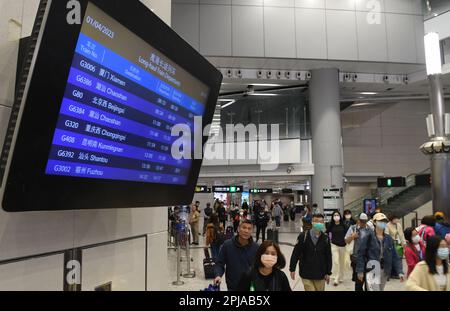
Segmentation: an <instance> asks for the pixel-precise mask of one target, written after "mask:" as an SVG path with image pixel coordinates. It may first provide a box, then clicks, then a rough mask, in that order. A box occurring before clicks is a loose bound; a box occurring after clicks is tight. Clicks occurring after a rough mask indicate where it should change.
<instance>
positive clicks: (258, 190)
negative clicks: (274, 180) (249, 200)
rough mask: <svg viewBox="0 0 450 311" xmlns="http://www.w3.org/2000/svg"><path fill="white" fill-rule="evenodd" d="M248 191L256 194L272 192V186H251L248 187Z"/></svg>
mask: <svg viewBox="0 0 450 311" xmlns="http://www.w3.org/2000/svg"><path fill="white" fill-rule="evenodd" d="M250 193H253V194H258V193H273V190H272V188H253V189H250Z"/></svg>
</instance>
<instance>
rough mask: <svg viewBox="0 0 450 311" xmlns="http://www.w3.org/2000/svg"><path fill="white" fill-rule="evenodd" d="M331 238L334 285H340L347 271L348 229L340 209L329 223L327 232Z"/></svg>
mask: <svg viewBox="0 0 450 311" xmlns="http://www.w3.org/2000/svg"><path fill="white" fill-rule="evenodd" d="M326 233H327V234H328V236H329V238H330V240H331V253H332V256H333V270H332V271H333V276H332V279H333V285H334V286H338V285H339V283H342V282H343V281H344V272H345V256H346V249H345V246H346V245H347V244H346V243H345V234H346V233H347V229H346V227H345V225H344V221H343V220H342V217H341V213H339V211H335V212H333V215H332V218H331V221H330V222H329V223H328V224H327V232H326Z"/></svg>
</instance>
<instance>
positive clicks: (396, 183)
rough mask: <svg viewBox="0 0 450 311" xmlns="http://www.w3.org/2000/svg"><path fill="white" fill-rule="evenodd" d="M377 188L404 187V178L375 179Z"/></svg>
mask: <svg viewBox="0 0 450 311" xmlns="http://www.w3.org/2000/svg"><path fill="white" fill-rule="evenodd" d="M377 184H378V188H395V187H406V178H405V177H387V178H378V179H377Z"/></svg>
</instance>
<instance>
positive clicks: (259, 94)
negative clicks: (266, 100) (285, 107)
mask: <svg viewBox="0 0 450 311" xmlns="http://www.w3.org/2000/svg"><path fill="white" fill-rule="evenodd" d="M248 95H250V96H278V94H272V93H252V94H248Z"/></svg>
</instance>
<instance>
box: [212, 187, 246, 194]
mask: <svg viewBox="0 0 450 311" xmlns="http://www.w3.org/2000/svg"><path fill="white" fill-rule="evenodd" d="M212 190H213V192H215V193H241V192H243V191H244V187H243V186H214V187H213V188H212Z"/></svg>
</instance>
